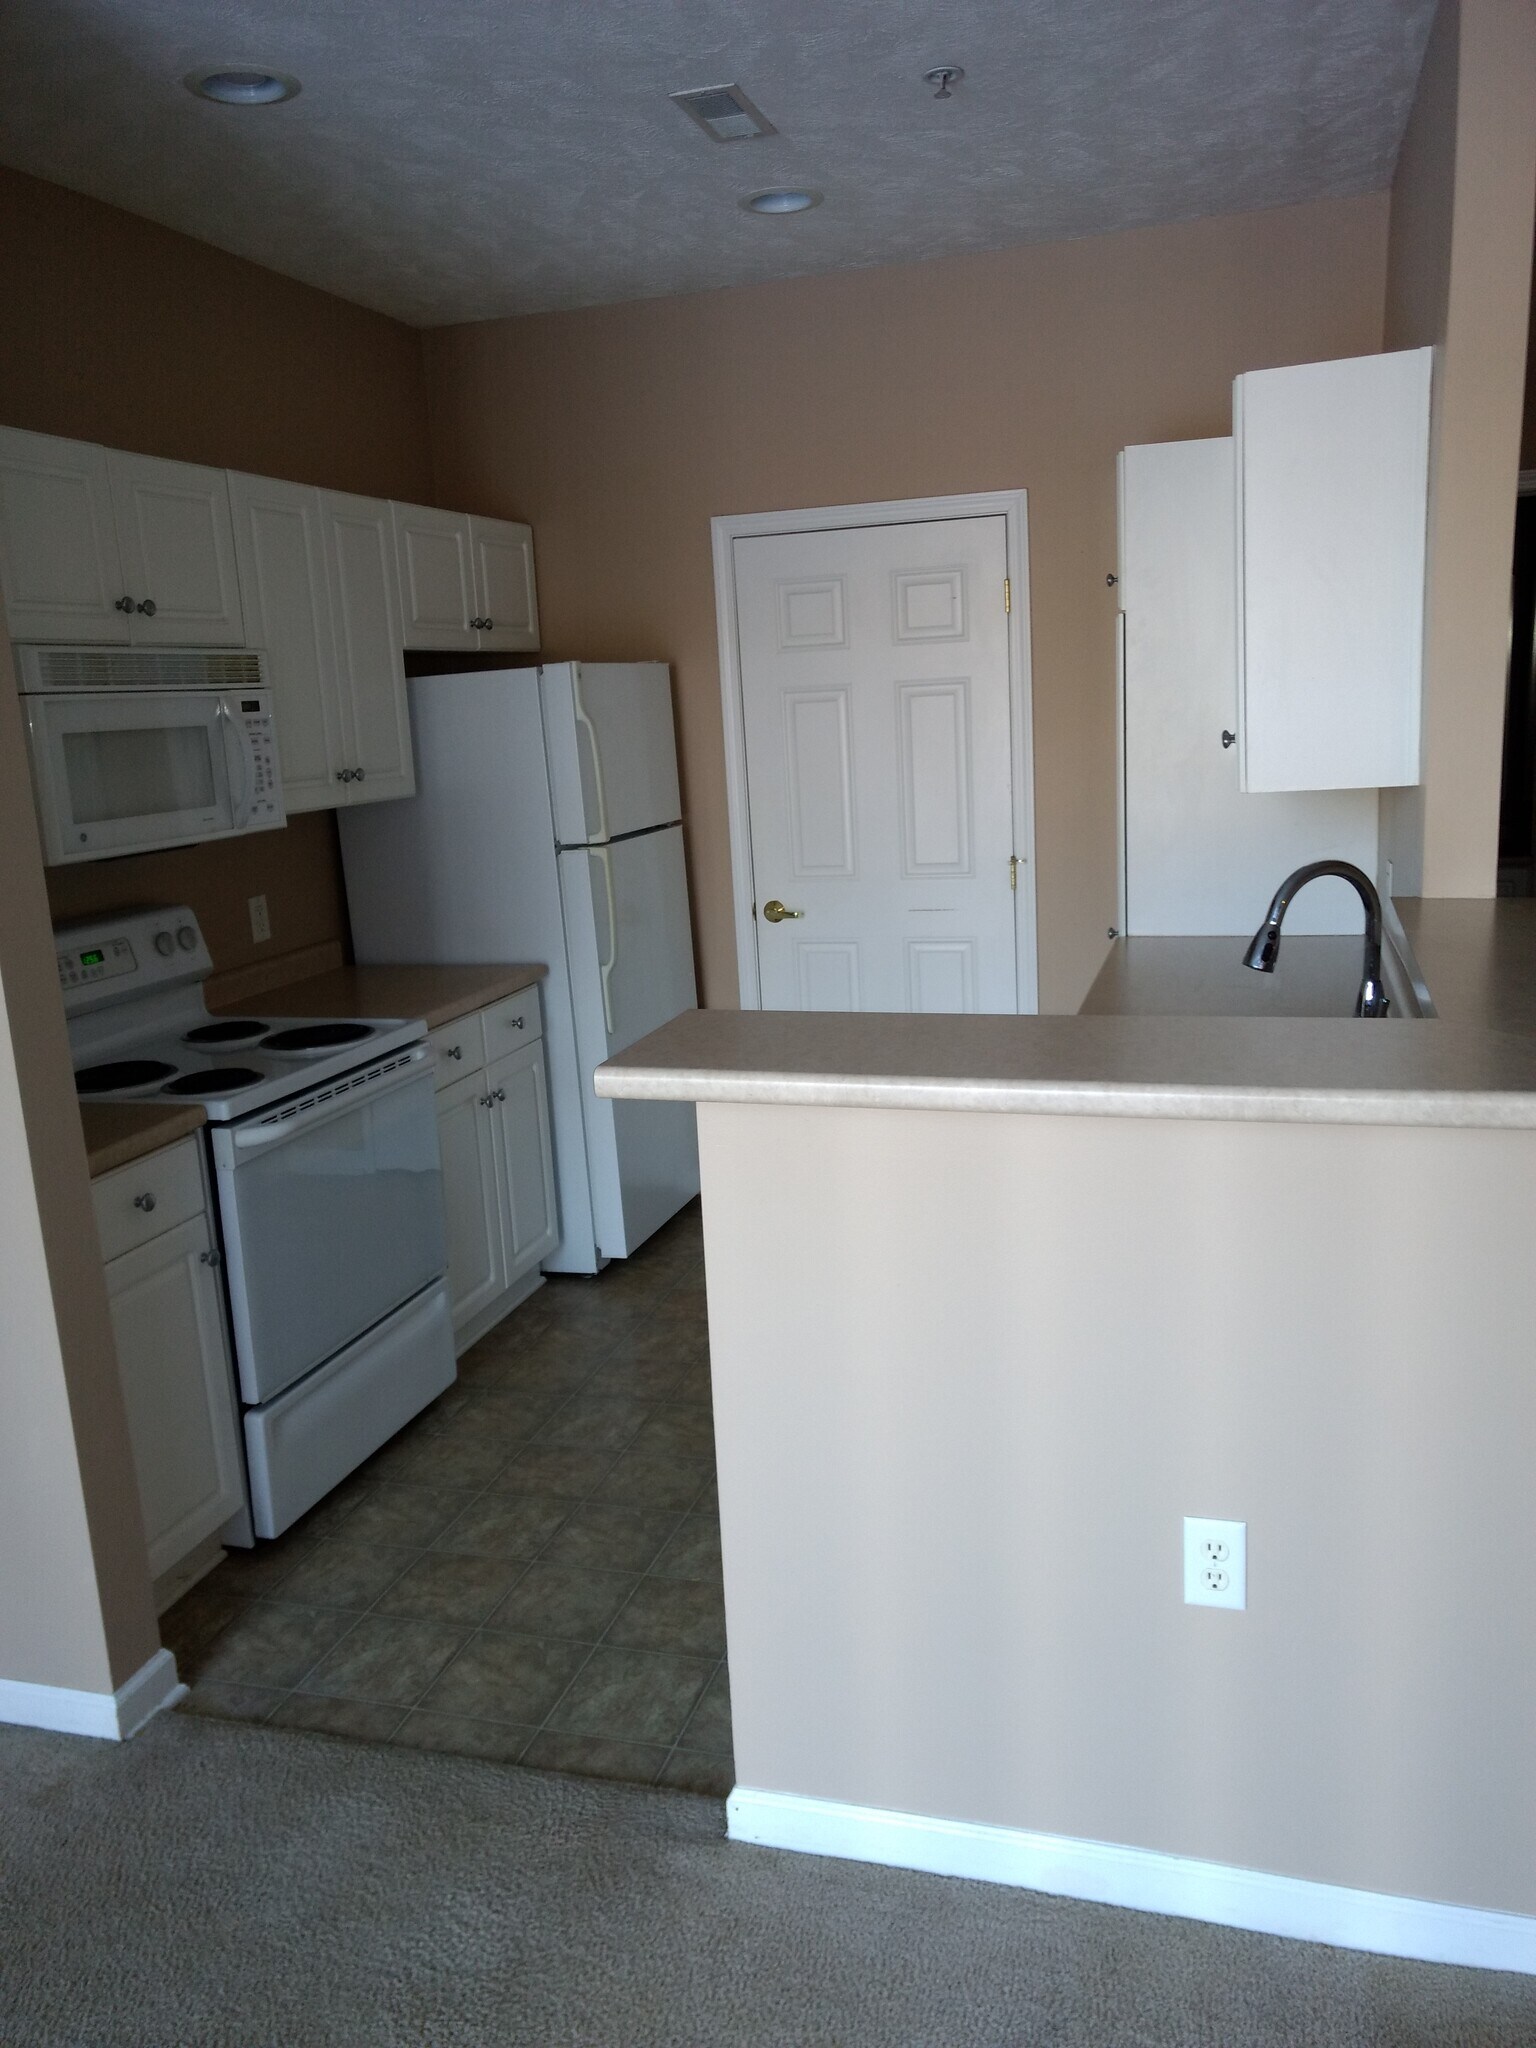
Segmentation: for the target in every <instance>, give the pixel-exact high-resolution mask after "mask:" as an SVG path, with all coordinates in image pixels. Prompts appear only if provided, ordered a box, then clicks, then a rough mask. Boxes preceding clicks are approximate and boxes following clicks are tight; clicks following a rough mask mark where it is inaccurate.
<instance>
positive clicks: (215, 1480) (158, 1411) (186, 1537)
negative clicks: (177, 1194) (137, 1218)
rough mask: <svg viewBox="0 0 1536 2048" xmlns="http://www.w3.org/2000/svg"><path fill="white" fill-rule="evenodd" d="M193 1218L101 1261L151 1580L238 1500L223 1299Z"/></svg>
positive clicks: (202, 1223) (203, 1230)
mask: <svg viewBox="0 0 1536 2048" xmlns="http://www.w3.org/2000/svg"><path fill="white" fill-rule="evenodd" d="M208 1254H209V1233H208V1223H207V1218H206V1217H204V1216H197V1217H194V1218H193V1219H192V1221H191V1222H189V1223H183V1224H181V1225H180V1226H179V1227H178V1228H177V1229H175V1230H168V1231H166V1232H165V1233H164V1235H163V1236H160V1237H156V1238H151V1240H150V1241H149V1243H148V1244H146V1245H141V1246H140V1247H139V1249H138V1250H137V1251H132V1252H125V1253H124V1254H123V1256H122V1257H121V1258H117V1259H113V1260H112V1261H111V1262H110V1263H109V1264H108V1266H107V1268H106V1275H107V1294H108V1298H109V1300H110V1302H111V1307H112V1331H113V1335H114V1336H115V1337H116V1340H117V1360H118V1368H119V1370H120V1372H121V1374H122V1381H123V1395H124V1398H125V1400H126V1402H127V1405H128V1433H129V1437H130V1439H131V1440H132V1444H133V1459H134V1464H135V1466H136V1467H137V1470H138V1476H139V1493H140V1497H141V1498H142V1500H143V1504H144V1528H145V1534H146V1535H147V1536H148V1538H149V1568H150V1571H151V1573H152V1574H153V1575H154V1576H156V1577H158V1576H159V1575H160V1573H162V1572H165V1571H169V1570H170V1568H171V1566H172V1565H174V1564H177V1563H179V1562H180V1560H181V1559H182V1558H183V1557H185V1556H186V1554H187V1552H188V1551H189V1550H192V1549H193V1548H195V1546H196V1545H197V1544H199V1543H201V1542H202V1540H203V1538H204V1537H205V1536H211V1535H212V1534H213V1532H214V1530H215V1529H217V1528H219V1527H220V1526H221V1525H222V1524H223V1523H225V1522H227V1521H228V1520H229V1518H230V1516H231V1515H233V1514H234V1513H235V1512H236V1511H237V1510H238V1509H239V1508H240V1506H241V1505H242V1503H243V1501H244V1498H245V1495H244V1489H243V1487H242V1484H241V1466H240V1449H239V1441H238V1438H237V1434H236V1425H235V1405H234V1388H233V1384H232V1382H231V1377H230V1369H229V1351H228V1348H227V1343H226V1339H225V1335H224V1314H223V1303H222V1300H221V1298H220V1293H219V1284H218V1279H217V1276H216V1275H215V1273H214V1270H213V1267H212V1265H211V1263H209V1259H208Z"/></svg>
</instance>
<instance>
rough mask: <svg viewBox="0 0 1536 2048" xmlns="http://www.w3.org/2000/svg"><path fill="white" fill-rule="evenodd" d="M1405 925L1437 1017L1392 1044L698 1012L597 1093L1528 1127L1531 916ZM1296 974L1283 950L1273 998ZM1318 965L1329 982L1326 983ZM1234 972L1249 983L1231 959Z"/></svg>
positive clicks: (1283, 1023) (1534, 968)
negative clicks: (1288, 972) (1282, 979)
mask: <svg viewBox="0 0 1536 2048" xmlns="http://www.w3.org/2000/svg"><path fill="white" fill-rule="evenodd" d="M1398 908H1399V911H1400V914H1401V915H1402V918H1403V923H1404V927H1405V929H1406V930H1407V931H1408V932H1409V934H1410V937H1411V940H1412V943H1413V945H1414V947H1415V949H1416V951H1417V952H1418V955H1419V964H1420V966H1421V968H1422V969H1423V972H1424V975H1425V978H1426V979H1427V982H1428V985H1429V989H1430V993H1431V995H1432V996H1433V997H1434V999H1435V1002H1436V1005H1437V1008H1438V1009H1439V1012H1440V1014H1439V1016H1438V1017H1437V1018H1435V1019H1425V1020H1420V1019H1408V1020H1405V1021H1403V1022H1401V1023H1398V1024H1396V1025H1392V1024H1390V1023H1389V1024H1388V1025H1386V1026H1383V1025H1381V1024H1378V1023H1374V1022H1367V1021H1361V1020H1357V1019H1355V1018H1353V1017H1350V1016H1347V1015H1346V1016H1341V1017H1318V1016H1316V1015H1311V1016H1300V1017H1297V1016H1228V1015H1220V1014H1211V1013H1209V1012H1207V1013H1206V1014H1201V1015H1191V1014H1188V1013H1182V1014H1173V1015H1130V1016H1127V1015H1103V1014H1101V1015H1086V1016H1078V1017H916V1016H849V1015H815V1014H806V1013H803V1012H797V1011H733V1010H716V1011H690V1012H689V1013H688V1014H687V1015H685V1016H682V1017H678V1018H675V1019H674V1020H673V1022H672V1023H670V1024H668V1025H665V1026H664V1027H663V1028H662V1029H661V1030H660V1031H657V1032H653V1033H652V1034H651V1036H650V1037H649V1038H645V1039H642V1040H641V1041H640V1042H639V1044H638V1045H634V1046H631V1047H630V1048H629V1049H628V1050H627V1051H626V1052H623V1053H620V1054H619V1055H618V1056H617V1057H616V1058H614V1059H612V1060H609V1061H608V1062H607V1063H606V1065H604V1066H603V1067H601V1068H599V1070H598V1074H597V1082H596V1086H597V1092H598V1094H599V1095H607V1096H627V1097H636V1098H642V1099H652V1100H676V1099H681V1100H688V1101H695V1102H759V1103H775V1102H778V1103H784V1102H794V1103H807V1104H817V1103H820V1104H826V1105H831V1106H844V1107H860V1106H867V1107H888V1108H921V1109H962V1110H993V1111H998V1110H1002V1111H1012V1112H1015V1113H1020V1114H1025V1115H1037V1116H1040V1115H1051V1116H1062V1115H1078V1116H1084V1115H1086V1116H1129V1117H1207V1118H1211V1117H1214V1118H1223V1119H1235V1120H1248V1121H1255V1122H1267V1123H1274V1122H1305V1123H1388V1124H1441V1125H1465V1126H1505V1127H1512V1128H1513V1127H1518V1128H1536V903H1475V902H1469V903H1462V902H1446V901H1441V902H1435V903H1420V904H1412V903H1401V904H1399V906H1398ZM1220 943H1222V944H1225V943H1227V942H1225V941H1223V942H1220ZM1352 943H1353V942H1350V941H1346V942H1345V944H1346V945H1351V944H1352ZM1302 944H1303V942H1302V941H1301V940H1300V939H1296V940H1293V941H1290V942H1288V946H1290V945H1294V946H1296V947H1300V946H1301V945H1302ZM1237 951H1238V954H1239V955H1240V954H1241V941H1239V942H1238V947H1237ZM1354 951H1355V958H1356V961H1358V957H1359V954H1358V947H1355V948H1354ZM1289 957H1290V954H1289V951H1288V950H1282V953H1281V960H1280V968H1279V973H1278V974H1277V976H1276V979H1277V980H1278V978H1279V975H1283V974H1284V972H1285V968H1286V963H1287V959H1288V958H1289ZM1320 961H1321V966H1320V971H1322V972H1324V974H1325V976H1326V973H1327V972H1333V971H1335V969H1334V968H1331V967H1329V966H1328V964H1327V961H1326V957H1325V956H1320ZM1238 971H1239V972H1241V973H1244V974H1246V973H1247V972H1248V970H1247V969H1244V968H1242V967H1241V964H1240V961H1239V968H1238ZM1355 974H1356V977H1357V974H1358V970H1357V969H1356V970H1355ZM1251 978H1252V979H1253V980H1254V981H1255V982H1257V981H1259V979H1260V977H1259V976H1257V975H1254V976H1252V977H1251ZM1297 979H1298V980H1299V979H1300V977H1297ZM1351 999H1352V998H1351Z"/></svg>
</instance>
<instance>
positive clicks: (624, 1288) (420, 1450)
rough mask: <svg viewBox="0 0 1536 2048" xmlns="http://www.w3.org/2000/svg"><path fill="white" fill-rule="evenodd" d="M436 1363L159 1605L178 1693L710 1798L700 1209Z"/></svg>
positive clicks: (710, 1556) (720, 1709)
mask: <svg viewBox="0 0 1536 2048" xmlns="http://www.w3.org/2000/svg"><path fill="white" fill-rule="evenodd" d="M459 1373H460V1377H459V1381H458V1383H457V1384H456V1385H455V1386H454V1387H452V1388H450V1389H449V1391H448V1392H447V1393H446V1394H444V1395H443V1396H442V1398H441V1399H440V1400H438V1401H436V1402H434V1403H433V1405H432V1407H431V1408H429V1409H428V1410H427V1411H426V1413H425V1414H423V1415H421V1416H419V1417H418V1418H417V1419H416V1421H415V1422H413V1423H411V1424H410V1425H409V1427H407V1428H406V1429H403V1430H402V1431H401V1432H400V1434H399V1435H398V1436H397V1437H395V1438H393V1439H392V1441H391V1442H389V1443H388V1444H386V1445H385V1446H384V1448H383V1450H381V1451H379V1452H378V1453H377V1454H376V1456H375V1457H373V1458H372V1459H371V1460H370V1461H369V1462H368V1464H366V1465H365V1466H363V1467H362V1468H361V1470H360V1471H358V1472H357V1473H355V1474H354V1475H353V1477H352V1478H350V1479H349V1480H347V1481H346V1482H345V1483H344V1484H343V1485H342V1486H341V1487H339V1488H338V1489H337V1490H336V1492H335V1493H333V1494H331V1495H330V1496H329V1498H328V1499H326V1500H324V1501H322V1502H321V1504H320V1506H319V1507H317V1508H316V1509H315V1510H314V1511H313V1512H312V1513H311V1514H310V1515H308V1516H307V1517H306V1518H305V1520H304V1521H303V1522H302V1523H300V1524H299V1525H298V1526H297V1527H295V1528H293V1529H291V1530H290V1531H289V1532H288V1533H287V1534H286V1535H285V1536H283V1537H281V1538H279V1540H278V1541H277V1542H275V1543H263V1544H259V1545H258V1546H257V1548H256V1549H255V1550H254V1551H252V1552H242V1551H233V1552H231V1553H230V1554H229V1556H228V1558H227V1559H226V1560H225V1562H224V1563H223V1564H221V1565H220V1566H219V1567H218V1568H217V1570H215V1571H214V1572H212V1573H210V1575H209V1576H208V1577H207V1578H206V1579H204V1580H203V1581H202V1582H201V1583H200V1584H199V1585H197V1586H194V1587H193V1589H192V1591H191V1592H190V1593H188V1594H187V1595H186V1596H185V1597H184V1598H183V1599H182V1600H180V1601H178V1602H177V1604H176V1605H175V1606H174V1607H173V1608H171V1609H170V1610H169V1612H168V1613H167V1614H165V1615H164V1616H163V1617H162V1623H161V1626H162V1631H163V1634H164V1639H165V1641H166V1643H167V1645H168V1646H169V1647H170V1648H171V1649H172V1650H173V1651H174V1652H175V1655H176V1660H177V1663H178V1665H179V1667H180V1670H181V1675H182V1677H183V1678H184V1679H185V1680H186V1681H187V1683H188V1684H189V1685H190V1687H191V1694H190V1696H189V1698H188V1699H187V1701H186V1702H185V1705H184V1708H183V1711H185V1712H191V1713H201V1714H214V1715H221V1716H225V1717H233V1718H236V1719H240V1720H253V1721H268V1722H271V1723H272V1724H273V1725H274V1726H282V1727H293V1728H320V1729H325V1730H328V1731H330V1732H332V1733H338V1734H343V1735H352V1736H357V1737H360V1738H362V1739H364V1740H367V1741H377V1742H396V1743H405V1744H408V1745H410V1746H413V1747H415V1748H422V1749H446V1750H456V1751H458V1752H460V1753H461V1754H464V1755H469V1756H485V1757H497V1758H501V1759H504V1760H506V1761H515V1762H518V1763H523V1764H531V1765H536V1766H542V1767H544V1768H546V1769H549V1770H563V1771H576V1772H580V1773H583V1774H586V1775H588V1776H597V1777H610V1778H629V1779H635V1780H638V1781H640V1782H642V1783H645V1784H661V1785H673V1786H677V1787H680V1788H682V1789H684V1790H689V1791H698V1792H712V1793H724V1792H727V1791H729V1790H730V1787H731V1784H732V1770H731V1721H730V1694H729V1690H728V1684H727V1678H726V1668H725V1608H724V1601H723V1597H722V1594H721V1584H720V1524H719V1519H718V1501H717V1497H716V1494H715V1472H714V1433H713V1418H712V1414H711V1410H710V1391H709V1345H708V1339H707V1336H706V1331H705V1320H704V1265H703V1250H702V1244H701V1239H700V1229H699V1214H698V1205H697V1204H696V1203H695V1204H693V1205H692V1206H691V1207H690V1208H688V1209H686V1210H685V1211H684V1212H683V1214H682V1215H681V1216H679V1217H677V1218H676V1219H675V1220H674V1221H673V1222H672V1223H670V1224H669V1225H668V1226H667V1227H666V1229H665V1230H663V1231H660V1232H658V1234H657V1235H656V1236H655V1237H654V1238H653V1239H652V1240H651V1241H650V1243H649V1244H647V1245H646V1246H645V1247H644V1248H643V1249H642V1250H641V1251H640V1252H639V1253H638V1254H637V1256H636V1257H634V1258H632V1259H629V1260H626V1261H624V1262H623V1263H622V1264H615V1265H614V1266H611V1267H610V1268H609V1269H608V1271H607V1272H606V1273H604V1274H603V1275H601V1276H600V1277H599V1278H598V1279H596V1280H573V1279H553V1280H550V1281H548V1282H547V1283H546V1285H545V1286H543V1287H542V1288H540V1290H539V1291H538V1293H537V1294H535V1295H534V1296H532V1298H531V1299H530V1300H529V1301H527V1302H525V1303H524V1305H523V1306H522V1307H521V1308H520V1309H517V1310H515V1311H514V1312H513V1314H512V1315H510V1316H509V1317H508V1318H507V1319H506V1321H505V1322H503V1323H502V1324H500V1325H499V1326H498V1328H496V1329H495V1330H493V1331H492V1332H491V1333H490V1335H489V1336H488V1337H485V1338H483V1339H482V1340H481V1342H480V1343H478V1344H477V1345H475V1347H474V1348H473V1350H471V1351H469V1352H467V1353H466V1354H465V1356H464V1357H463V1358H462V1359H461V1360H460V1362H459Z"/></svg>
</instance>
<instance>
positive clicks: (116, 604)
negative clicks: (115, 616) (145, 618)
mask: <svg viewBox="0 0 1536 2048" xmlns="http://www.w3.org/2000/svg"><path fill="white" fill-rule="evenodd" d="M112 609H113V611H115V612H131V611H132V610H133V599H132V598H131V597H119V598H114V599H113V602H112Z"/></svg>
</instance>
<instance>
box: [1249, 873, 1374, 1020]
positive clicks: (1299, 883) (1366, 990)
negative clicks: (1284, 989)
mask: <svg viewBox="0 0 1536 2048" xmlns="http://www.w3.org/2000/svg"><path fill="white" fill-rule="evenodd" d="M1319 875H1337V876H1338V878H1339V880H1340V881H1341V882H1348V883H1349V884H1350V886H1351V888H1353V889H1354V891H1355V893H1356V895H1357V896H1358V897H1359V898H1360V901H1361V902H1362V904H1364V906H1365V962H1364V967H1363V971H1362V973H1361V977H1360V993H1359V995H1358V996H1357V997H1356V998H1355V1015H1356V1016H1357V1017H1385V1016H1386V1014H1387V1008H1388V1004H1387V994H1386V991H1385V989H1383V987H1382V985H1381V898H1380V897H1379V896H1378V895H1377V894H1376V884H1375V883H1374V882H1373V881H1372V880H1371V878H1370V876H1369V875H1368V874H1366V873H1365V872H1364V870H1363V869H1361V868H1357V867H1355V866H1354V865H1353V864H1352V863H1351V862H1349V861H1347V860H1314V861H1309V862H1308V863H1307V865H1306V866H1305V867H1304V868H1298V869H1297V870H1296V872H1295V874H1293V875H1287V876H1286V878H1285V880H1284V881H1283V882H1282V883H1281V884H1280V886H1279V888H1278V889H1277V890H1276V891H1275V893H1274V897H1273V899H1272V901H1271V903H1270V906H1269V909H1268V910H1267V911H1266V913H1265V916H1264V922H1263V923H1262V924H1261V925H1260V926H1259V928H1258V930H1257V931H1256V932H1255V933H1254V935H1253V938H1252V941H1251V942H1250V944H1249V947H1248V950H1247V952H1246V953H1245V954H1244V955H1243V965H1244V966H1245V967H1252V968H1253V969H1255V971H1256V972H1257V973H1259V974H1273V973H1274V971H1275V962H1276V961H1277V960H1278V959H1279V958H1280V927H1281V925H1282V924H1283V923H1284V922H1285V913H1286V912H1287V911H1288V910H1289V909H1290V907H1291V899H1292V898H1293V897H1294V896H1295V894H1296V892H1297V890H1298V889H1303V888H1305V887H1306V885H1307V883H1308V882H1315V881H1316V880H1317V878H1318V876H1319Z"/></svg>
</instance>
